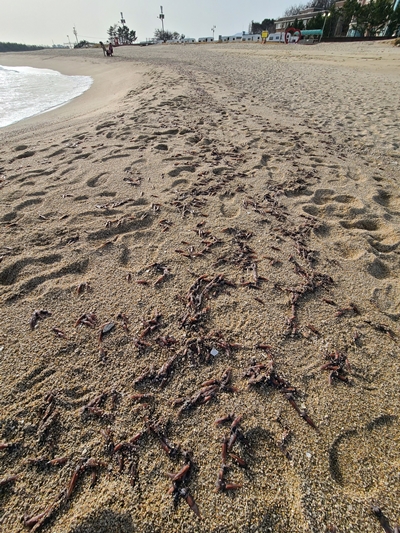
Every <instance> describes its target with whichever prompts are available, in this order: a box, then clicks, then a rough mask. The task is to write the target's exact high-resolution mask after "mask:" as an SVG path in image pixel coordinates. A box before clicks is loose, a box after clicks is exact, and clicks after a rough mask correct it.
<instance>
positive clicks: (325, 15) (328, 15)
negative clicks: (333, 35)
mask: <svg viewBox="0 0 400 533" xmlns="http://www.w3.org/2000/svg"><path fill="white" fill-rule="evenodd" d="M330 16H331V14H330V13H328V14H326V13H324V25H323V26H322V33H321V35H320V36H319V42H321V39H322V36H323V35H324V29H325V24H326V19H327V18H328V17H330Z"/></svg>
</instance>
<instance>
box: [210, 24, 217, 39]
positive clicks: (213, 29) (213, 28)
mask: <svg viewBox="0 0 400 533" xmlns="http://www.w3.org/2000/svg"><path fill="white" fill-rule="evenodd" d="M216 28H217V26H213V27H212V28H211V31H212V32H213V40H214V32H215V30H216Z"/></svg>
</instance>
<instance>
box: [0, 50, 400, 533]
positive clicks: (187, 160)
mask: <svg viewBox="0 0 400 533" xmlns="http://www.w3.org/2000/svg"><path fill="white" fill-rule="evenodd" d="M0 65H8V66H33V67H43V68H50V69H54V70H58V71H60V72H62V73H63V74H70V75H88V76H92V77H93V79H94V83H93V85H92V88H91V89H90V90H89V91H87V92H86V93H85V94H84V95H82V96H80V97H79V98H77V99H75V100H74V101H72V102H70V103H69V104H67V105H65V106H63V107H61V108H58V109H56V110H53V111H51V112H48V113H45V114H42V115H39V116H37V117H33V118H31V119H28V120H25V121H22V122H19V123H17V124H14V125H12V126H9V127H6V128H2V129H0V142H1V146H2V149H1V154H0V193H1V196H0V197H1V204H0V205H1V208H0V233H1V239H0V298H1V305H2V321H1V322H2V327H1V328H0V391H1V394H0V529H1V531H4V532H8V533H11V532H18V533H21V532H28V531H43V532H52V533H53V532H54V533H103V532H104V533H131V532H135V533H136V532H138V533H139V532H140V533H142V532H143V533H144V532H146V533H147V532H148V533H150V532H151V533H154V532H157V533H158V532H159V533H164V532H171V533H172V532H173V533H175V532H183V531H184V532H185V533H189V532H193V533H195V532H198V533H200V532H201V533H203V532H204V533H210V532H213V533H228V532H236V531H240V532H243V533H255V532H257V533H258V532H273V533H288V532H291V533H303V532H304V533H306V532H307V533H308V532H311V533H325V532H331V533H333V532H337V533H351V532H352V533H361V532H366V531H368V532H372V533H375V532H376V533H379V532H381V531H384V529H383V525H382V524H384V523H385V520H387V523H390V526H387V527H392V528H393V527H394V526H395V524H396V523H397V522H399V523H400V508H399V501H400V447H399V446H400V431H399V429H400V423H399V422H400V396H399V384H400V350H399V343H400V327H399V318H400V281H399V271H400V256H399V253H400V191H399V180H400V127H399V123H400V49H399V48H395V47H393V46H391V45H390V44H387V43H382V42H380V43H376V42H375V43H349V44H330V43H326V44H325V43H323V44H320V45H315V46H285V45H277V44H270V45H266V46H262V45H259V44H247V43H243V44H210V45H185V46H183V45H182V46H149V47H130V48H124V49H116V50H115V57H114V58H104V57H103V56H102V52H101V50H95V49H93V50H57V51H54V50H45V51H41V52H35V53H29V54H0ZM217 421H218V422H217ZM373 506H376V507H379V508H380V509H381V510H382V513H383V517H382V516H381V518H380V520H379V518H378V517H377V516H375V515H374V513H373V512H372V510H371V509H372V507H373ZM384 517H386V518H384Z"/></svg>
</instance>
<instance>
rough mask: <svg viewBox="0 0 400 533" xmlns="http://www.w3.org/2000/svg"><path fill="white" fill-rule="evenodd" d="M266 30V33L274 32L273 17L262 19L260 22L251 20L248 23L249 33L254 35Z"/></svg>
mask: <svg viewBox="0 0 400 533" xmlns="http://www.w3.org/2000/svg"><path fill="white" fill-rule="evenodd" d="M263 31H267V32H268V33H274V31H275V20H274V19H264V20H263V21H262V22H254V20H252V21H251V23H250V25H249V33H250V34H251V35H255V34H257V33H262V32H263Z"/></svg>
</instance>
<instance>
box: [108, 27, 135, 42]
mask: <svg viewBox="0 0 400 533" xmlns="http://www.w3.org/2000/svg"><path fill="white" fill-rule="evenodd" d="M107 34H108V37H109V38H110V41H114V39H115V38H118V42H119V44H132V43H134V42H135V41H136V39H137V37H136V32H135V31H134V30H130V29H129V28H128V26H127V25H126V24H122V25H119V24H114V25H113V26H110V27H109V28H108V30H107Z"/></svg>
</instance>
